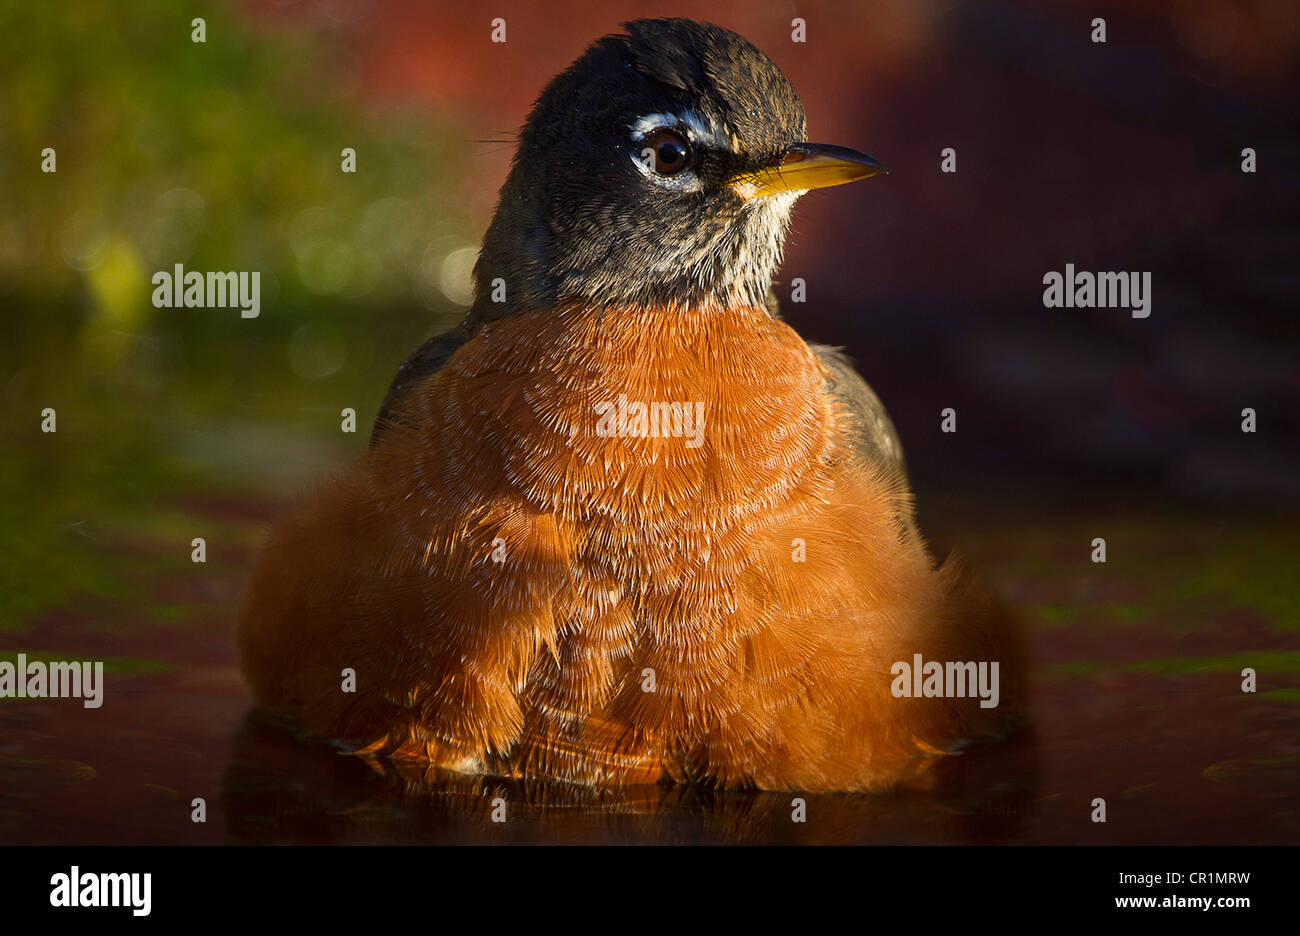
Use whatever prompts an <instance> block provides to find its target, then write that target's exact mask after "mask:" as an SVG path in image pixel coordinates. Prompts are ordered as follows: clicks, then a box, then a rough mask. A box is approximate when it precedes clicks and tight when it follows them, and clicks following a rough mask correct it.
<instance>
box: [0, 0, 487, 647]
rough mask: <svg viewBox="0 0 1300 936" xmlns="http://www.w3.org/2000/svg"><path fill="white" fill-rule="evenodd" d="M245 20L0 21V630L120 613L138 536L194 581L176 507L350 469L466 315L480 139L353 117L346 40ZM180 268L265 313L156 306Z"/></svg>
mask: <svg viewBox="0 0 1300 936" xmlns="http://www.w3.org/2000/svg"><path fill="white" fill-rule="evenodd" d="M247 12H248V11H247V10H244V9H241V8H240V7H239V6H238V5H235V4H230V5H225V4H216V3H211V2H195V3H189V4H184V5H177V4H175V3H173V2H169V0H131V2H129V3H128V2H121V3H105V2H103V0H69V2H60V3H58V4H53V5H52V4H40V3H35V4H3V5H2V6H0V308H3V310H4V312H3V322H4V326H5V327H4V332H5V337H4V340H0V395H3V400H4V409H5V419H4V421H3V425H2V426H0V445H2V446H3V456H4V457H3V458H2V459H0V555H3V556H4V562H3V563H2V564H0V566H2V567H3V572H0V628H5V627H14V626H21V625H22V624H23V623H24V622H26V621H28V620H30V619H31V618H32V617H33V616H34V615H36V614H37V613H38V612H39V611H40V610H41V609H42V608H48V607H51V606H56V605H60V604H66V603H68V602H72V601H75V600H77V596H83V597H84V596H88V595H97V596H107V597H111V596H114V595H116V596H118V597H119V598H121V597H123V595H124V589H126V588H127V586H126V585H124V584H123V576H124V575H125V574H126V573H127V572H128V571H129V567H130V565H131V563H132V561H134V560H132V559H131V558H130V557H125V556H115V555H114V550H113V548H112V545H111V544H112V543H113V542H114V541H115V539H116V538H117V537H120V536H130V535H136V534H139V535H145V533H146V531H141V530H139V529H138V527H140V526H141V525H146V526H148V525H152V526H153V527H154V530H153V533H154V535H153V536H152V539H153V540H154V541H156V542H158V543H159V545H160V547H162V546H163V545H164V544H165V548H163V549H162V550H161V551H163V552H166V553H167V554H168V555H170V556H171V557H173V558H175V560H176V561H181V562H188V550H189V546H188V543H189V539H190V536H191V535H198V532H200V531H199V530H198V529H197V525H196V524H195V523H194V522H187V521H186V520H185V519H184V512H183V509H182V510H181V511H180V514H179V515H178V512H177V511H178V508H177V507H176V506H175V503H176V501H177V499H178V498H180V497H181V495H182V494H187V493H189V492H192V491H193V490H194V489H195V486H196V485H199V484H206V485H209V486H211V485H213V484H216V485H226V486H227V487H230V486H236V487H238V486H241V485H242V486H244V487H248V486H256V485H258V484H259V483H263V482H265V483H263V484H262V486H263V487H264V488H265V487H267V486H268V485H269V484H270V482H271V481H272V480H274V479H276V478H280V477H282V478H283V479H284V480H286V482H287V483H288V482H300V481H301V480H302V478H303V476H304V475H305V474H307V473H309V472H310V471H311V470H312V469H314V468H318V467H321V466H328V465H331V464H337V463H339V461H340V459H339V457H338V456H339V454H340V453H339V451H338V450H339V449H342V450H343V451H344V452H346V451H347V450H348V449H351V450H352V451H360V450H361V448H362V447H363V446H364V440H365V437H366V435H367V433H368V430H369V424H370V421H371V419H372V418H373V416H374V413H375V412H376V410H377V409H378V404H379V401H380V399H381V398H382V396H383V393H384V390H385V389H386V387H387V384H388V381H389V380H390V379H391V377H392V375H393V374H394V373H395V372H396V368H397V365H398V364H399V363H400V362H401V361H402V359H403V358H404V357H405V355H406V354H407V353H408V352H409V351H410V350H411V349H413V348H414V347H415V346H416V345H417V344H418V343H419V342H420V341H421V340H422V339H423V338H424V337H426V336H427V335H429V334H433V333H436V332H437V331H441V330H443V329H445V328H447V327H449V326H450V325H451V324H452V323H453V322H454V321H455V320H457V319H458V318H459V317H460V315H461V314H462V311H463V310H462V308H461V307H460V306H459V305H458V304H457V302H453V301H451V300H449V299H448V298H447V296H446V292H450V293H451V294H452V295H453V297H455V298H456V299H457V301H463V295H460V294H458V292H457V288H456V287H457V286H458V284H459V285H460V286H463V279H464V276H465V272H466V271H465V258H466V257H468V256H470V251H469V250H467V248H470V247H472V246H473V244H474V243H475V241H476V240H477V236H478V232H477V231H476V229H475V227H474V222H473V221H472V220H471V219H469V218H467V217H465V215H464V209H463V207H461V206H459V205H458V202H459V201H460V200H459V199H457V197H456V195H457V192H458V190H459V182H460V180H461V178H462V176H463V174H464V170H465V168H466V166H465V164H464V163H463V162H461V161H460V160H462V159H463V158H464V155H463V154H464V152H465V149H466V148H465V146H464V145H463V143H464V141H465V140H466V139H467V138H471V137H473V136H474V135H475V130H474V129H473V128H465V127H455V126H451V125H449V124H447V123H446V122H440V121H439V119H438V115H437V114H436V113H435V112H434V111H433V110H432V109H431V108H430V109H424V110H420V111H418V112H416V111H411V110H402V109H400V108H398V107H397V106H394V105H389V106H383V105H380V104H376V103H374V102H372V101H368V100H364V99H363V98H362V97H361V96H360V95H359V94H358V93H357V90H356V88H355V82H354V80H353V76H351V75H350V74H348V69H347V68H345V67H343V66H341V65H340V64H339V63H340V62H341V61H342V60H343V56H342V54H341V51H342V50H343V49H344V46H343V43H344V42H346V38H347V37H346V36H342V35H337V34H331V33H330V32H329V31H328V30H321V29H315V28H313V29H310V30H308V29H305V28H304V27H303V26H302V25H296V26H295V25H292V24H286V25H279V24H276V23H268V22H262V21H256V20H253V19H250V18H249V17H248V16H247ZM195 17H202V18H204V19H205V21H206V41H205V42H203V43H196V42H194V41H192V39H191V31H192V26H191V20H192V19H194V18H195ZM46 147H50V148H53V149H54V151H55V153H56V159H57V171H56V172H53V173H46V172H42V170H41V166H42V151H43V150H44V149H45V148H46ZM345 147H352V148H355V150H356V153H357V157H356V162H357V170H358V171H357V172H355V173H344V172H343V171H341V161H342V156H341V151H342V150H343V149H344V148H345ZM452 254H454V255H455V256H454V257H453V260H454V262H452V263H450V264H449V263H447V262H446V257H447V256H448V255H452ZM177 263H180V264H184V266H185V269H186V270H187V271H190V270H198V271H203V272H206V271H225V270H233V271H260V273H261V278H262V285H261V307H262V308H261V315H260V317H259V318H256V319H241V317H240V315H239V310H238V309H237V308H229V309H225V308H221V309H212V308H209V309H194V308H190V309H169V308H164V309H155V308H154V307H153V305H152V302H151V295H152V290H153V287H152V285H151V283H150V279H151V277H152V275H153V274H154V273H155V272H156V271H159V270H167V271H171V270H172V268H173V267H174V265H175V264H177ZM449 275H450V279H449V278H448V277H449ZM47 407H49V408H53V409H54V410H55V411H56V413H57V427H58V431H57V433H53V434H47V433H43V432H41V413H42V411H43V410H44V409H45V408H47ZM343 407H352V408H354V409H355V410H356V412H357V434H356V435H354V436H344V435H343V434H342V433H341V432H340V426H339V412H340V410H341V409H342V408H343ZM271 427H274V428H271ZM322 444H324V445H332V446H334V449H333V450H330V449H325V450H322V449H321V448H320V446H321V445H322ZM313 445H314V446H315V448H312V446H313ZM331 451H333V454H330V452H331ZM145 539H150V537H149V536H147V535H145Z"/></svg>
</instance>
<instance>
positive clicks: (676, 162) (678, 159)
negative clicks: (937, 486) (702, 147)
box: [641, 127, 691, 176]
mask: <svg viewBox="0 0 1300 936" xmlns="http://www.w3.org/2000/svg"><path fill="white" fill-rule="evenodd" d="M641 156H642V159H643V160H644V161H645V163H646V166H647V167H649V168H652V169H654V171H655V172H657V173H659V174H660V175H666V176H670V175H676V174H677V173H679V172H681V171H682V170H683V169H685V168H686V167H687V166H689V165H690V163H691V144H690V143H688V142H687V140H686V137H684V136H682V135H681V134H680V133H678V132H677V131H676V130H669V129H666V128H662V127H661V128H660V129H658V130H653V131H651V132H650V133H649V134H647V136H646V138H645V142H644V144H643V146H642V148H641Z"/></svg>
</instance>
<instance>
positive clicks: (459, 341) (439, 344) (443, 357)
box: [370, 323, 470, 447]
mask: <svg viewBox="0 0 1300 936" xmlns="http://www.w3.org/2000/svg"><path fill="white" fill-rule="evenodd" d="M469 335H470V331H469V329H468V328H467V327H466V326H465V325H464V324H463V323H462V324H461V325H458V326H456V327H455V328H453V329H452V330H451V331H446V332H443V333H442V334H441V335H435V336H434V337H432V338H430V339H429V340H428V341H426V342H425V343H424V344H422V345H420V347H418V348H416V349H415V350H414V351H413V352H411V356H410V357H408V358H407V359H406V360H405V361H403V362H402V366H401V367H399V368H398V369H397V376H396V377H394V378H393V382H392V384H391V385H390V386H389V388H388V393H387V394H385V395H384V402H383V403H382V404H381V405H380V407H379V415H378V416H376V417H375V426H374V428H373V429H372V430H371V431H370V445H371V446H372V447H373V446H374V444H375V443H376V442H378V441H379V439H380V437H381V436H383V434H384V432H385V430H387V429H388V427H389V426H391V425H392V424H393V423H394V422H401V417H400V416H399V415H398V414H399V413H400V411H401V402H402V398H403V397H404V396H406V394H407V393H408V392H410V390H411V388H412V387H414V386H415V385H416V384H418V383H419V382H420V381H421V380H423V379H424V378H426V377H429V376H431V375H432V374H436V373H437V372H438V371H440V370H442V368H443V366H444V365H445V364H446V363H447V361H448V359H449V358H450V357H451V356H452V355H453V354H455V353H456V350H457V349H458V348H460V346H461V345H463V344H464V343H465V342H466V341H468V340H469Z"/></svg>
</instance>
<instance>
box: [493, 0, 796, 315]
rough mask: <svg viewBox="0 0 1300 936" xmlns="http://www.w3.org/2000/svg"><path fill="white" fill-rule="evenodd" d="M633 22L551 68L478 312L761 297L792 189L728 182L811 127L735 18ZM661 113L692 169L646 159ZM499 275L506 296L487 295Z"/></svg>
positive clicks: (503, 204)
mask: <svg viewBox="0 0 1300 936" xmlns="http://www.w3.org/2000/svg"><path fill="white" fill-rule="evenodd" d="M624 28H625V29H626V32H625V33H622V34H618V35H612V36H606V37H605V38H603V39H601V40H599V41H598V42H596V43H595V44H594V45H592V46H591V47H590V48H589V49H588V50H587V51H586V53H584V54H583V55H582V57H581V58H579V59H578V60H577V61H576V62H574V63H573V65H571V66H570V67H569V68H568V69H566V70H565V71H564V72H562V73H561V74H560V75H558V76H557V77H556V78H555V79H554V80H552V81H551V83H550V84H549V85H548V86H547V87H546V89H545V90H544V91H543V92H542V94H541V96H540V97H539V98H538V100H537V103H536V105H535V106H534V108H533V111H532V113H531V114H530V115H529V118H528V121H527V123H526V124H525V126H524V129H523V131H522V133H521V134H520V141H519V149H518V152H517V153H516V155H515V160H514V164H513V166H512V168H511V172H510V176H509V178H508V179H507V181H506V184H505V186H504V187H503V188H502V190H501V200H500V203H499V205H498V208H497V212H496V215H495V217H494V218H493V221H492V224H491V226H490V228H489V230H488V233H487V236H486V237H485V238H484V243H483V250H482V252H481V254H480V256H479V261H478V264H477V265H476V267H475V278H476V282H477V289H478V297H477V301H476V303H475V306H474V310H473V312H472V317H473V318H474V319H476V320H478V321H485V320H490V319H493V318H497V317H499V316H500V315H503V314H506V313H508V312H510V311H517V310H519V309H521V308H530V307H539V306H540V307H547V306H551V305H554V304H556V303H557V302H560V301H564V300H570V299H577V300H581V301H585V302H588V303H592V304H596V305H599V306H602V307H610V306H619V305H637V306H649V307H661V306H664V305H673V304H682V303H716V304H722V305H725V304H732V303H738V302H743V303H747V304H751V305H756V306H762V305H763V304H764V301H765V299H766V295H767V291H768V288H769V286H770V283H771V278H772V275H773V273H774V271H775V269H776V267H777V265H778V264H779V262H780V259H781V252H782V248H783V243H784V237H785V231H786V227H787V224H788V221H789V212H790V207H791V205H792V204H793V202H794V196H793V195H789V196H781V197H776V198H762V199H753V200H750V201H746V200H745V199H743V198H741V197H740V196H739V195H738V194H737V193H736V191H735V190H734V189H733V188H732V187H731V185H730V184H729V183H728V180H729V179H733V178H734V177H735V176H736V175H738V174H742V173H744V172H746V171H752V170H753V169H756V168H761V167H766V166H771V165H774V164H776V163H778V162H779V161H780V159H781V158H782V155H783V154H784V153H785V151H786V148H787V147H788V146H789V145H790V144H791V143H796V142H800V141H802V140H804V137H805V121H804V111H803V105H802V104H801V102H800V101H799V97H798V95H797V94H796V93H795V91H794V88H793V87H792V86H791V84H790V82H789V81H788V80H787V79H786V77H785V76H784V75H783V74H782V73H781V71H780V69H779V68H777V66H776V65H775V64H774V63H773V62H772V60H771V59H769V58H768V57H767V56H766V55H764V54H763V53H762V52H760V51H759V50H758V49H757V48H755V47H754V46H753V45H752V44H750V43H749V42H748V41H746V40H745V39H743V38H741V37H740V36H738V35H736V34H735V33H733V32H731V31H729V30H726V29H722V28H720V27H718V26H713V25H710V24H707V23H696V22H693V21H691V20H686V19H659V20H637V21H636V22H632V23H628V24H626V25H625V27H624ZM657 124H668V125H670V126H671V128H673V130H674V132H676V133H680V134H682V135H683V136H685V137H688V138H689V150H690V165H689V171H685V172H681V173H678V174H676V175H673V176H671V177H669V176H661V175H660V174H658V173H656V172H653V171H648V170H647V169H646V153H647V150H646V145H647V144H646V139H645V136H646V134H647V133H648V132H650V131H652V130H653V128H654V126H655V125H657ZM653 139H655V138H654V137H651V140H653ZM638 159H640V163H638ZM651 162H653V160H651ZM498 280H500V281H501V283H503V284H504V293H505V301H504V302H494V301H493V298H494V292H495V293H496V297H497V298H499V297H500V293H501V290H500V289H495V290H494V286H493V284H494V282H496V281H498ZM497 285H501V284H500V283H499V284H497Z"/></svg>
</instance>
